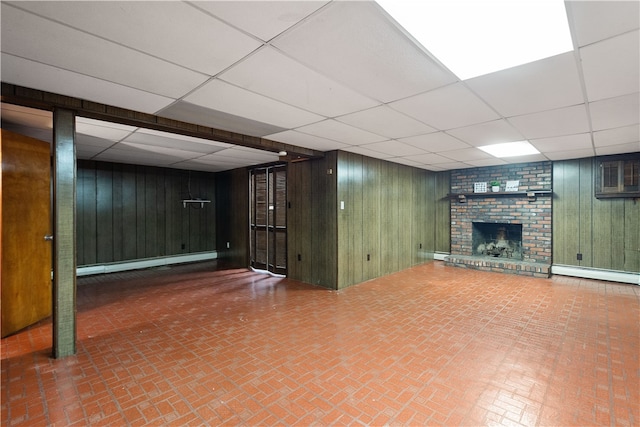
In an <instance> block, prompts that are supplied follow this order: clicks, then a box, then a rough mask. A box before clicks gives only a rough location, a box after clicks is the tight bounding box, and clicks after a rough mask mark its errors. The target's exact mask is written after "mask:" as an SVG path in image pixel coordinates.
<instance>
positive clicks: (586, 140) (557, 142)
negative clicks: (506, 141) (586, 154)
mask: <svg viewBox="0 0 640 427" xmlns="http://www.w3.org/2000/svg"><path fill="white" fill-rule="evenodd" d="M529 142H530V143H531V145H533V146H534V147H536V148H537V149H538V151H540V152H541V153H544V154H547V155H548V154H549V153H550V152H557V151H568V150H583V149H591V150H592V151H593V148H592V143H591V134H589V133H580V134H577V135H565V136H558V137H552V138H540V139H532V140H530V141H529Z"/></svg>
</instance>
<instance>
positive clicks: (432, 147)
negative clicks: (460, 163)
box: [399, 132, 469, 153]
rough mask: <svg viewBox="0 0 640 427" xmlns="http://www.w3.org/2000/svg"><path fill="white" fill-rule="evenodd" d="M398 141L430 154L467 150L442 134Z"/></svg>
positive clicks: (465, 145) (463, 145) (461, 143)
mask: <svg viewBox="0 0 640 427" xmlns="http://www.w3.org/2000/svg"><path fill="white" fill-rule="evenodd" d="M399 141H400V142H404V143H405V144H409V145H413V146H414V147H418V148H421V149H423V150H425V151H430V152H432V153H438V152H440V151H449V150H457V149H462V148H469V145H468V144H466V143H464V142H462V141H460V140H458V139H456V138H454V137H452V136H451V135H447V134H446V133H444V132H435V133H430V134H427V135H418V136H412V137H409V138H402V139H400V140H399Z"/></svg>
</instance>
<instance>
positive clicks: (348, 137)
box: [296, 120, 385, 145]
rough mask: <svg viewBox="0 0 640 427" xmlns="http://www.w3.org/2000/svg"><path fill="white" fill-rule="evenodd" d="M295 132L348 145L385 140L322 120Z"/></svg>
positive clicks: (331, 121) (369, 133) (338, 123)
mask: <svg viewBox="0 0 640 427" xmlns="http://www.w3.org/2000/svg"><path fill="white" fill-rule="evenodd" d="M296 130H297V131H299V132H304V133H308V134H310V135H314V136H318V137H321V138H328V139H333V140H334V141H338V142H342V143H343V144H349V145H360V144H368V143H371V142H379V141H383V140H384V139H385V138H384V137H382V136H380V135H376V134H373V133H371V132H367V131H364V130H362V129H358V128H355V127H353V126H349V125H347V124H344V123H341V122H339V121H337V120H324V121H322V122H318V123H313V124H311V125H307V126H302V127H299V128H297V129H296Z"/></svg>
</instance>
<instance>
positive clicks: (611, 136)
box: [593, 125, 640, 151]
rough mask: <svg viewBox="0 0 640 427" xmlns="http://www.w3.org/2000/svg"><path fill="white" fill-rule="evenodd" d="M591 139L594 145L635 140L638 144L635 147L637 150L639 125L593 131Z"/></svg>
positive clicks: (618, 143)
mask: <svg viewBox="0 0 640 427" xmlns="http://www.w3.org/2000/svg"><path fill="white" fill-rule="evenodd" d="M593 141H594V144H595V146H596V147H604V146H607V145H621V144H629V143H634V142H636V143H637V144H638V146H637V147H636V148H637V150H640V125H634V126H625V127H620V128H615V129H607V130H602V131H598V132H594V133H593ZM637 150H633V151H637Z"/></svg>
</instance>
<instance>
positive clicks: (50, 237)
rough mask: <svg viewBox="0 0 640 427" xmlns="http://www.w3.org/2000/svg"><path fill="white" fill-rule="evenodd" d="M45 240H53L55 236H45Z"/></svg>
mask: <svg viewBox="0 0 640 427" xmlns="http://www.w3.org/2000/svg"><path fill="white" fill-rule="evenodd" d="M44 240H53V236H52V235H51V234H47V235H46V236H44Z"/></svg>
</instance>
